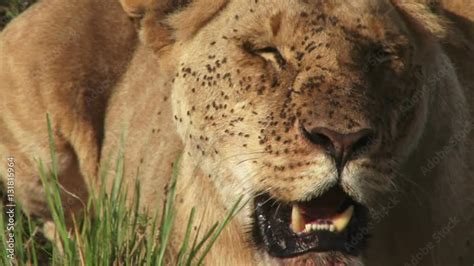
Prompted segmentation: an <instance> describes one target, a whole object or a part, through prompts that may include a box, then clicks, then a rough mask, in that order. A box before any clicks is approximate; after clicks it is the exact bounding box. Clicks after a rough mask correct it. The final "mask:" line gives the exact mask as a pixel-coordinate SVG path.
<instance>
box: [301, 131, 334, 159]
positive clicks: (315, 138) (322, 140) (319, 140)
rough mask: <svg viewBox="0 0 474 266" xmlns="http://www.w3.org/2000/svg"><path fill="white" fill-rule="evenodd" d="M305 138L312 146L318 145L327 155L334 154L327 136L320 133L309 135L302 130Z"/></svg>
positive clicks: (332, 145) (331, 143)
mask: <svg viewBox="0 0 474 266" xmlns="http://www.w3.org/2000/svg"><path fill="white" fill-rule="evenodd" d="M304 132H305V137H306V139H308V140H309V141H311V142H312V143H313V144H316V145H319V146H321V147H322V148H324V149H325V150H326V152H327V153H331V154H334V153H335V152H336V151H335V147H334V144H333V142H332V140H331V138H329V137H328V136H326V135H324V134H321V133H310V132H308V131H307V130H304Z"/></svg>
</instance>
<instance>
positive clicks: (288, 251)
mask: <svg viewBox="0 0 474 266" xmlns="http://www.w3.org/2000/svg"><path fill="white" fill-rule="evenodd" d="M367 213H368V212H367V209H366V208H365V207H363V206H362V205H360V204H358V203H356V202H355V201H354V200H353V199H351V197H349V196H348V195H347V194H346V193H345V192H344V191H343V190H342V189H341V188H340V187H333V188H331V189H330V190H328V191H327V192H325V193H324V194H323V195H322V196H320V197H318V198H315V199H312V200H310V201H307V202H292V203H284V202H279V201H276V200H274V199H272V198H271V197H270V196H269V195H261V196H258V197H256V198H255V217H254V218H255V224H254V228H253V236H254V240H255V242H256V244H257V245H259V246H262V245H263V247H264V248H265V249H266V251H267V252H268V253H269V254H270V255H271V256H274V257H280V258H290V257H295V256H299V255H302V254H305V253H308V252H331V251H339V252H343V253H346V254H348V255H357V254H358V253H359V251H360V250H361V249H362V247H363V246H364V245H365V242H366V235H364V234H361V231H362V229H363V228H364V227H366V225H367Z"/></svg>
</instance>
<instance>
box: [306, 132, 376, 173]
mask: <svg viewBox="0 0 474 266" xmlns="http://www.w3.org/2000/svg"><path fill="white" fill-rule="evenodd" d="M302 131H303V134H304V136H305V138H306V139H308V140H309V141H311V142H312V143H313V144H315V145H318V146H320V147H321V148H323V149H324V150H325V151H326V152H327V153H328V154H329V155H330V156H332V157H333V158H334V160H335V162H336V165H337V168H338V170H339V171H341V170H342V169H344V166H345V164H346V163H347V162H348V161H350V160H353V159H355V158H357V157H358V156H361V155H364V154H367V153H368V152H369V151H371V148H372V147H373V144H374V137H375V133H374V131H373V130H372V129H362V130H359V131H356V132H352V133H340V132H337V131H334V130H332V129H329V128H324V127H316V128H313V129H309V130H308V129H306V128H304V126H303V127H302Z"/></svg>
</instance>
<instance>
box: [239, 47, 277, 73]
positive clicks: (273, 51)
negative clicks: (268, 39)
mask: <svg viewBox="0 0 474 266" xmlns="http://www.w3.org/2000/svg"><path fill="white" fill-rule="evenodd" d="M244 49H245V50H246V51H248V52H249V53H251V54H253V55H257V56H260V57H262V58H263V59H265V60H267V61H270V62H272V63H274V64H275V65H276V66H278V67H279V68H280V69H284V68H285V66H286V60H285V58H284V57H283V56H282V55H281V53H280V51H279V50H278V49H277V48H275V47H272V46H268V47H264V48H254V47H253V45H252V44H249V43H247V44H245V45H244Z"/></svg>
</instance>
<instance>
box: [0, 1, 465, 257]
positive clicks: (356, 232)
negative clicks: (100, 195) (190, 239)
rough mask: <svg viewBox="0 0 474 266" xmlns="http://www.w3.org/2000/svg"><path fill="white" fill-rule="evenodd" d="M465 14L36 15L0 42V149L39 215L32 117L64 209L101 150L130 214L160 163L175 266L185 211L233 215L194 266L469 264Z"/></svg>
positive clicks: (320, 8)
mask: <svg viewBox="0 0 474 266" xmlns="http://www.w3.org/2000/svg"><path fill="white" fill-rule="evenodd" d="M73 14H74V16H73ZM473 18H474V8H473V6H472V4H471V3H470V2H469V1H463V0H458V1H439V2H438V1H436V2H433V1H430V2H428V1H426V2H425V1H422V0H420V1H401V0H356V1H342V0H332V1H322V0H312V1H303V0H288V1H275V0H188V1H183V0H181V1H179V0H175V1H173V0H168V1H154V0H121V1H120V2H118V1H112V0H104V1H100V2H97V1H92V0H83V1H72V2H64V1H58V0H49V1H43V2H40V3H39V4H36V5H35V6H33V7H32V8H31V9H30V10H28V11H27V12H26V13H25V14H23V15H22V16H20V18H18V19H16V20H15V21H13V22H12V24H11V25H9V26H8V27H7V28H6V29H5V31H4V32H2V35H1V37H0V38H1V41H0V59H1V60H0V65H1V66H2V68H1V71H0V80H1V83H0V84H2V85H1V87H0V92H1V97H2V99H7V100H6V101H5V100H4V101H3V103H2V105H1V107H0V108H1V109H0V111H1V116H0V117H1V119H0V132H1V139H2V143H1V144H0V152H1V155H2V158H3V157H6V156H13V157H15V158H16V160H17V161H18V162H21V164H19V167H18V169H17V172H18V174H19V175H18V176H19V177H18V180H17V184H18V186H17V190H18V193H19V197H20V200H21V201H22V203H23V204H24V206H25V208H26V210H27V211H28V212H29V213H31V214H33V215H38V216H42V217H48V212H47V211H46V207H45V206H46V204H45V201H44V192H43V190H42V188H41V186H40V184H39V181H38V180H39V179H38V175H37V171H36V170H35V169H36V168H35V160H34V159H33V158H46V162H47V163H49V164H50V163H51V162H50V161H48V160H47V158H49V156H48V152H49V150H48V143H47V135H48V131H47V127H46V124H45V122H44V121H45V118H44V117H45V114H46V113H50V117H51V122H52V127H53V128H54V129H55V131H54V138H55V140H56V142H57V143H58V161H59V166H60V167H59V177H60V182H61V184H62V185H63V186H64V187H65V191H67V192H69V193H65V195H64V202H65V203H66V207H67V208H68V210H69V212H70V213H76V212H80V209H81V208H80V207H81V206H80V205H81V204H79V203H78V202H76V201H79V200H78V199H85V198H86V197H87V195H88V191H87V189H86V187H87V186H88V185H91V184H97V182H98V180H97V175H98V171H99V169H107V165H108V163H109V162H110V158H114V156H115V155H116V154H117V152H118V151H120V152H121V153H123V155H124V170H125V172H124V178H125V181H126V184H128V185H130V186H132V184H133V182H134V181H135V179H136V177H137V176H138V177H139V180H140V185H141V191H142V193H141V197H142V198H141V204H142V205H143V208H144V209H153V208H158V207H159V206H160V202H162V201H163V200H164V199H165V198H166V194H167V191H168V188H169V183H170V180H171V179H170V178H171V176H172V173H173V168H174V167H176V169H177V172H178V179H177V180H178V181H177V194H176V197H177V198H176V205H175V213H176V221H177V223H176V225H175V226H174V229H173V234H174V237H173V239H172V240H171V250H172V252H174V253H177V252H179V247H180V244H181V242H182V240H183V238H184V235H185V230H186V229H185V228H184V227H185V226H182V221H187V219H188V217H189V213H190V211H191V209H192V208H193V207H196V208H197V214H196V217H200V219H201V220H200V221H199V223H200V224H201V225H202V226H203V229H202V230H206V229H209V228H210V227H211V226H212V225H213V224H214V223H215V222H216V221H221V220H222V219H223V218H224V217H225V215H226V214H227V213H228V211H229V209H231V208H232V207H233V206H234V204H235V202H237V201H238V200H239V199H243V202H246V203H247V204H246V205H244V207H242V210H241V211H240V212H239V213H238V214H237V215H236V217H235V218H234V219H233V220H232V221H231V222H230V224H229V225H228V226H226V227H225V229H224V231H223V232H222V234H221V236H220V237H219V238H218V240H217V243H216V245H215V246H214V248H213V249H212V251H211V253H209V255H208V256H207V258H206V264H209V265H469V264H472V262H474V252H472V250H473V248H472V242H473V241H474V235H473V234H474V232H473V230H472V228H473V227H474V217H473V215H472V214H471V211H470V210H471V209H472V208H473V207H474V199H473V197H472V193H471V192H472V191H473V189H474V181H473V180H472V178H471V177H472V174H471V173H472V172H471V171H472V170H474V169H473V165H474V163H473V159H472V156H473V154H472V150H473V147H474V146H473V144H472V140H473V139H474V135H473V132H472V131H473V130H472V129H473V128H472V126H473V124H472V120H471V116H472V110H473V109H472V106H471V105H472V103H473V100H474V99H473V93H472V92H473V91H474V88H473V86H474V85H473V84H474V80H473V79H472V77H473V75H472V74H473V72H472V70H471V69H470V68H469V63H470V62H472V60H473V59H474V49H473V48H474V46H473V45H472V41H473V40H474V25H473V23H474V22H473ZM33 29H34V30H33ZM71 32H72V33H73V34H72V35H71ZM23 39H25V40H29V41H28V42H26V41H24V40H23ZM104 80H105V81H106V82H104ZM177 158H180V159H179V160H177ZM3 167H4V165H2V168H1V171H2V172H4V171H5V170H4V168H3ZM71 194H72V195H73V196H76V197H72V196H71Z"/></svg>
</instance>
